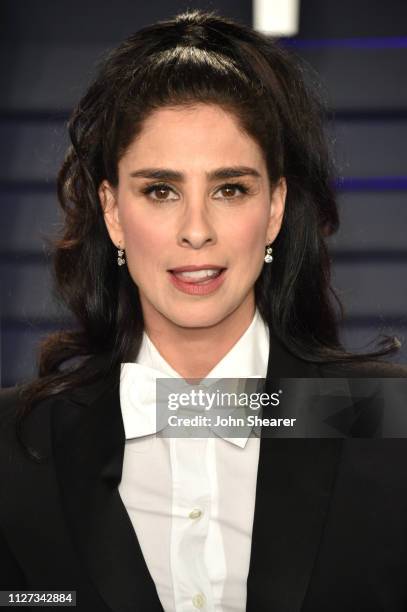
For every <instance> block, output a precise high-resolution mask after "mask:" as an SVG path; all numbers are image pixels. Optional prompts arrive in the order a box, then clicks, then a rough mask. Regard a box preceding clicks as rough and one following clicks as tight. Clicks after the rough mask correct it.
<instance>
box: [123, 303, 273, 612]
mask: <svg viewBox="0 0 407 612" xmlns="http://www.w3.org/2000/svg"><path fill="white" fill-rule="evenodd" d="M268 356H269V331H268V327H267V325H266V324H265V323H264V321H263V319H262V317H261V315H260V313H259V311H258V310H256V312H255V315H254V318H253V320H252V322H251V324H250V326H249V327H248V328H247V330H246V331H245V332H244V334H243V335H242V336H241V337H240V339H239V340H238V341H237V342H236V344H235V345H234V346H233V347H232V348H231V350H230V351H229V352H228V353H227V355H225V356H224V357H223V359H221V361H220V362H219V363H218V364H217V365H216V366H215V367H214V368H213V369H212V370H211V372H210V373H209V374H208V375H207V378H249V377H256V376H258V377H261V378H265V377H266V372H267V363H268ZM143 366H147V367H149V368H154V369H155V370H157V371H158V373H159V376H163V377H178V378H179V377H180V375H179V374H178V372H176V371H175V370H174V369H173V368H172V367H171V366H170V365H169V364H168V363H167V362H166V361H165V359H164V358H163V357H162V356H161V355H160V353H159V352H158V350H157V349H156V348H155V346H154V345H153V343H152V342H151V340H150V339H149V337H148V336H147V334H146V333H145V332H144V335H143V341H142V345H141V348H140V351H139V355H138V357H137V363H124V364H122V369H121V381H120V403H121V410H122V416H123V423H124V429H125V433H126V444H125V450H124V461H123V473H122V480H121V483H120V485H119V493H120V496H121V498H122V500H123V503H124V505H125V507H126V509H127V512H128V514H129V516H130V519H131V522H132V525H133V527H134V530H135V533H136V535H137V538H138V541H139V543H140V547H141V550H142V553H143V556H144V559H145V561H146V564H147V567H148V569H149V572H150V574H151V576H152V578H153V580H154V582H155V585H156V588H157V593H158V596H159V598H160V601H161V604H162V606H163V608H164V610H165V611H166V612H187V611H188V612H191V611H192V610H203V611H205V612H206V611H208V612H209V611H210V612H243V611H244V610H246V582H247V576H248V572H249V563H250V550H251V537H252V527H253V516H254V503H255V497H256V480H257V468H258V460H259V449H260V439H259V438H258V437H253V436H249V437H246V438H235V439H233V438H227V439H222V438H221V437H216V436H215V437H208V438H164V437H160V436H157V434H156V433H155V432H156V425H155V411H154V406H153V405H152V403H151V402H148V401H144V398H145V393H144V392H145V389H144V390H143V382H144V384H145V386H146V383H145V380H146V378H145V374H146V372H145V371H144V372H143ZM150 392H151V387H150ZM143 393H144V395H143ZM153 413H154V414H153ZM150 416H152V417H153V418H150Z"/></svg>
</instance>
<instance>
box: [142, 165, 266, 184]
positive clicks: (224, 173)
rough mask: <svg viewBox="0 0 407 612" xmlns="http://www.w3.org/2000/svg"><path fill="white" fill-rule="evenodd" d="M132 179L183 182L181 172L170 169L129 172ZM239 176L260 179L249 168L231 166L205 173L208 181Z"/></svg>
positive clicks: (258, 173) (256, 173)
mask: <svg viewBox="0 0 407 612" xmlns="http://www.w3.org/2000/svg"><path fill="white" fill-rule="evenodd" d="M130 176H131V177H132V178H149V179H158V180H163V181H179V182H181V183H182V182H184V181H185V175H184V173H183V172H178V171H177V170H171V169H170V168H141V169H140V170H134V171H133V172H130ZM239 176H254V177H255V178H261V174H260V172H258V171H257V170H256V169H255V168H251V167H250V166H231V167H225V168H217V169H216V170H212V171H211V172H206V178H207V179H209V180H211V181H212V180H219V179H230V178H236V177H239Z"/></svg>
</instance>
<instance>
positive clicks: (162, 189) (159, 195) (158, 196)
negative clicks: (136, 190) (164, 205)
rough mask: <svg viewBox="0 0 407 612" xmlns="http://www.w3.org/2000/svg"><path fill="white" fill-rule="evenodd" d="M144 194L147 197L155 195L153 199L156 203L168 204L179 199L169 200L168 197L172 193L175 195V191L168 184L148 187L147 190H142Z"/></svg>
mask: <svg viewBox="0 0 407 612" xmlns="http://www.w3.org/2000/svg"><path fill="white" fill-rule="evenodd" d="M142 191H143V193H144V194H146V195H150V194H153V193H154V194H155V196H154V197H151V199H152V200H155V201H156V202H166V201H168V200H176V199H177V198H168V197H166V196H167V195H168V194H169V193H170V192H172V193H174V191H173V189H172V188H171V187H170V186H169V185H166V184H164V183H163V184H156V185H149V186H148V187H146V188H145V189H143V190H142Z"/></svg>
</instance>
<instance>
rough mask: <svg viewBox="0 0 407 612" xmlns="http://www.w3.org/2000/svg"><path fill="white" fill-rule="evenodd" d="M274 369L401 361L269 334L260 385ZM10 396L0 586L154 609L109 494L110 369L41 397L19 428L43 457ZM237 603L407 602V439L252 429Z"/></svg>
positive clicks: (114, 474)
mask: <svg viewBox="0 0 407 612" xmlns="http://www.w3.org/2000/svg"><path fill="white" fill-rule="evenodd" d="M272 376H273V379H275V378H278V377H303V378H307V377H324V376H325V377H338V376H351V377H354V376H358V377H359V376H367V377H375V376H377V377H389V376H390V377H407V369H406V368H404V367H402V366H392V365H390V364H383V365H378V366H372V365H368V364H367V365H366V364H365V365H362V366H351V367H348V368H347V369H340V368H339V367H337V366H332V365H331V366H317V365H313V364H308V363H306V362H304V361H302V360H300V359H298V358H296V357H294V356H293V355H291V354H290V353H289V352H288V351H287V350H286V349H285V348H284V347H283V346H282V345H281V344H280V343H279V342H277V340H276V339H274V338H273V337H271V350H270V357H269V363H268V372H267V382H266V385H267V384H269V383H270V381H271V380H272ZM266 388H267V387H266ZM17 403H18V399H17V392H16V390H13V389H11V390H5V391H3V392H2V394H1V403H0V414H1V421H0V425H1V427H0V431H1V436H0V442H1V445H0V448H1V452H0V472H1V474H0V476H1V480H0V483H1V491H0V495H1V497H0V502H1V503H0V568H1V571H0V589H3V590H7V589H12V588H13V589H37V590H41V589H42V590H45V589H52V590H71V589H72V590H76V591H77V609H78V610H81V611H84V612H85V611H86V612H109V611H112V612H136V611H137V612H156V611H157V612H158V611H162V607H161V604H160V602H159V599H158V596H157V592H156V589H155V585H154V582H153V580H152V578H151V576H150V574H149V571H148V569H147V566H146V563H145V561H144V558H143V555H142V553H141V549H140V546H139V543H138V540H137V537H136V535H135V532H134V530H133V528H132V525H131V521H130V518H129V516H128V514H127V512H126V509H125V507H124V505H123V503H122V501H121V498H120V495H119V493H118V484H119V482H120V479H121V469H122V461H123V452H124V444H125V434H124V429H123V423H122V418H121V411H120V404H119V374H118V372H117V373H116V374H112V375H111V376H110V377H107V378H106V377H105V378H103V379H102V380H100V381H99V382H97V383H94V384H92V385H89V386H87V387H84V388H81V389H76V390H74V391H70V392H66V393H65V394H62V395H60V396H57V397H54V398H52V399H47V400H44V401H42V402H41V403H40V404H38V406H37V407H36V408H35V410H34V411H33V413H32V414H31V415H30V416H29V417H28V420H27V423H26V429H25V432H26V438H27V439H28V440H29V442H31V443H34V445H35V447H36V448H38V449H40V450H42V451H43V452H45V453H49V454H50V460H49V461H48V462H47V463H46V464H42V465H41V464H35V463H34V462H31V461H30V460H28V459H27V458H26V457H25V456H24V455H23V453H22V452H21V450H20V448H19V446H18V444H17V442H16V441H15V438H14V433H13V415H14V412H15V409H16V406H17ZM356 408H357V409H359V408H360V406H358V407H355V410H356ZM360 433H361V435H363V431H361V432H360ZM236 503H239V500H236ZM236 554H239V551H236ZM246 609H247V611H248V612H300V611H301V612H351V611H352V612H364V611H366V612H379V611H380V612H383V611H388V612H402V611H403V612H404V611H406V610H407V440H406V439H361V438H328V439H273V438H263V437H262V438H261V444H260V458H259V467H258V476H257V489H256V502H255V513H254V524H253V535H252V549H251V558H250V569H249V575H248V580H247V608H246Z"/></svg>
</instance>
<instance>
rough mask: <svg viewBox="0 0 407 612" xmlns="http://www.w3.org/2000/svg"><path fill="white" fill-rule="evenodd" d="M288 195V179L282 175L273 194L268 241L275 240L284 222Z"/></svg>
mask: <svg viewBox="0 0 407 612" xmlns="http://www.w3.org/2000/svg"><path fill="white" fill-rule="evenodd" d="M286 196H287V181H286V180H285V177H281V178H280V179H279V180H278V182H277V184H276V185H275V187H274V189H273V192H272V194H271V201H270V218H269V222H268V225H267V243H270V242H274V240H275V239H276V237H277V234H278V232H279V231H280V228H281V224H282V222H283V216H284V210H285V199H286Z"/></svg>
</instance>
